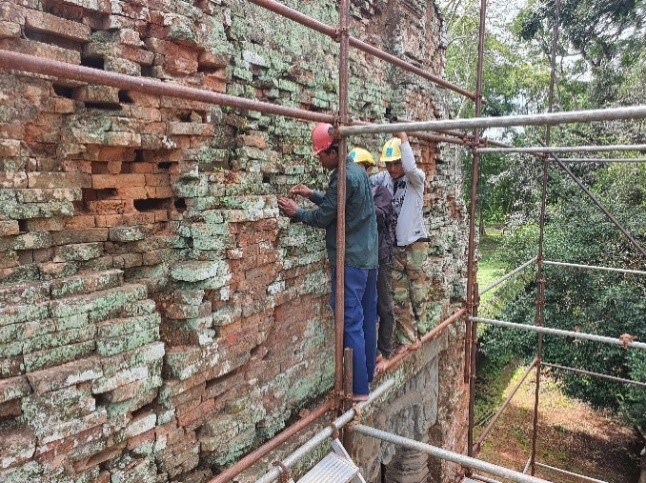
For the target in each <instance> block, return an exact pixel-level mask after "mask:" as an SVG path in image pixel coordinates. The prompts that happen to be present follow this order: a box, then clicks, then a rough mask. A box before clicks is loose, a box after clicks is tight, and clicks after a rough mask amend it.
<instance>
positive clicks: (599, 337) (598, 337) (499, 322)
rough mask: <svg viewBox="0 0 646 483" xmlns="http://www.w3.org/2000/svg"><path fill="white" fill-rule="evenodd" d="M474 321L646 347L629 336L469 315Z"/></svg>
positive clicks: (613, 343) (627, 345)
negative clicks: (589, 332)
mask: <svg viewBox="0 0 646 483" xmlns="http://www.w3.org/2000/svg"><path fill="white" fill-rule="evenodd" d="M469 318H470V319H471V320H473V321H474V322H483V323H485V324H490V325H497V326H499V327H509V328H512V329H520V330H527V331H530V332H540V333H542V334H550V335H560V336H563V337H573V338H574V339H582V340H590V341H594V342H603V343H604V344H610V345H618V346H622V347H634V348H636V349H646V343H644V342H635V341H634V340H630V339H629V338H624V339H620V338H619V337H617V338H612V337H605V336H603V335H596V334H588V333H585V332H574V331H571V330H561V329H552V328H550V327H542V326H537V325H527V324H515V323H514V322H506V321H504V320H494V319H484V318H482V317H469Z"/></svg>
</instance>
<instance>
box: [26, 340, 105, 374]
mask: <svg viewBox="0 0 646 483" xmlns="http://www.w3.org/2000/svg"><path fill="white" fill-rule="evenodd" d="M95 348H96V342H95V341H94V340H89V341H86V342H80V343H78V344H69V345H65V346H62V347H56V348H54V349H46V350H43V351H40V352H32V353H30V354H25V355H24V363H25V370H26V371H27V372H32V371H36V370H38V369H43V368H47V367H52V366H55V365H59V364H64V363H66V362H70V361H73V360H76V359H80V358H83V357H86V356H88V355H90V354H92V353H93V352H94V350H95Z"/></svg>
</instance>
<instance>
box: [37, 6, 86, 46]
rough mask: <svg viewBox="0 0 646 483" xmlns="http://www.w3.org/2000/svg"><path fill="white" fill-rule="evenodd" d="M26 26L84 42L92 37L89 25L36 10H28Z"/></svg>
mask: <svg viewBox="0 0 646 483" xmlns="http://www.w3.org/2000/svg"><path fill="white" fill-rule="evenodd" d="M25 27H27V28H29V29H32V30H36V31H38V32H47V33H53V34H55V35H57V36H60V37H63V38H66V39H70V40H74V41H77V42H82V43H85V42H87V41H88V40H89V38H90V27H89V26H87V25H83V24H82V23H78V22H72V21H70V20H65V19H63V18H60V17H57V16H55V15H51V14H48V13H45V12H39V11H36V10H28V11H27V12H26V14H25Z"/></svg>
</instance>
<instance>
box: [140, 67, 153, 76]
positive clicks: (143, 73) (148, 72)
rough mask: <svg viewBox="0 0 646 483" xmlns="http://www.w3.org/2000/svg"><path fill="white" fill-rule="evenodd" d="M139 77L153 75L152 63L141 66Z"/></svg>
mask: <svg viewBox="0 0 646 483" xmlns="http://www.w3.org/2000/svg"><path fill="white" fill-rule="evenodd" d="M141 77H154V73H153V66H152V65H142V66H141Z"/></svg>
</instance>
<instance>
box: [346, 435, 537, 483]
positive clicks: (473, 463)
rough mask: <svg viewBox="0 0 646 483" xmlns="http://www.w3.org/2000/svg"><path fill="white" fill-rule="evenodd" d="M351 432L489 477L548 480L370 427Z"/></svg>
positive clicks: (529, 481) (525, 481)
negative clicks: (428, 455) (470, 469)
mask: <svg viewBox="0 0 646 483" xmlns="http://www.w3.org/2000/svg"><path fill="white" fill-rule="evenodd" d="M353 430H354V431H355V432H357V433H360V434H364V435H366V436H370V437H372V438H377V439H381V440H382V441H388V442H389V443H393V444H397V445H399V446H403V447H405V448H410V449H413V450H416V451H421V452H422V453H426V454H430V455H431V456H434V457H436V458H440V459H443V460H446V461H451V462H453V463H457V464H459V465H462V466H466V467H467V468H472V469H474V470H478V471H484V472H485V473H489V474H491V475H495V476H502V477H504V478H508V479H510V480H511V481H515V482H518V483H549V481H548V480H543V479H541V478H536V477H535V476H529V475H524V474H522V473H519V472H518V471H514V470H509V469H507V468H503V467H502V466H498V465H494V464H493V463H488V462H486V461H482V460H479V459H477V458H471V457H470V456H464V455H462V454H460V453H456V452H454V451H448V450H446V449H442V448H438V447H437V446H432V445H430V444H425V443H420V442H419V441H415V440H414V439H409V438H405V437H403V436H399V435H396V434H392V433H389V432H387V431H382V430H380V429H376V428H372V427H370V426H365V425H363V424H357V425H355V426H353Z"/></svg>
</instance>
